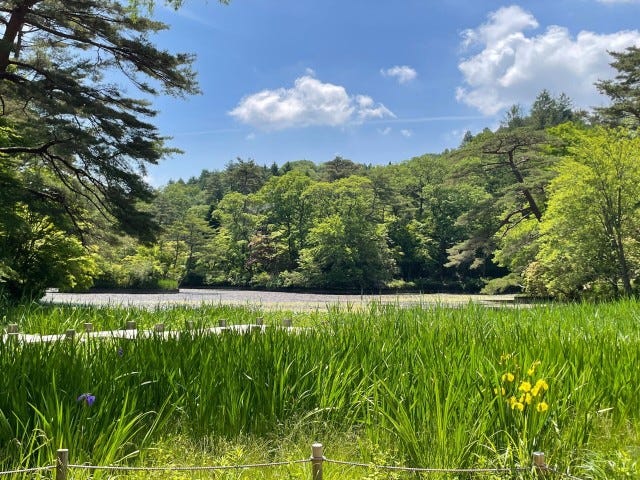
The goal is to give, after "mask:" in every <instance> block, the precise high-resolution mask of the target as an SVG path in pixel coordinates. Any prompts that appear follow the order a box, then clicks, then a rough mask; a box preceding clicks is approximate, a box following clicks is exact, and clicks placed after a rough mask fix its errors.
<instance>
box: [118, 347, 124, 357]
mask: <svg viewBox="0 0 640 480" xmlns="http://www.w3.org/2000/svg"><path fill="white" fill-rule="evenodd" d="M123 355H124V349H123V348H122V347H118V356H119V357H121V356H123Z"/></svg>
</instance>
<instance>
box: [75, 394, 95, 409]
mask: <svg viewBox="0 0 640 480" xmlns="http://www.w3.org/2000/svg"><path fill="white" fill-rule="evenodd" d="M76 401H77V402H84V403H85V404H86V405H87V406H88V407H90V406H91V405H93V402H95V401H96V396H95V395H92V394H90V393H83V394H82V395H80V396H79V397H78V398H77V400H76Z"/></svg>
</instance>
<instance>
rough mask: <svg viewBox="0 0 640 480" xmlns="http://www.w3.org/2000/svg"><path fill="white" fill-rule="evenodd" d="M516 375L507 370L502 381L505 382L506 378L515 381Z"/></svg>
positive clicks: (508, 380)
mask: <svg viewBox="0 0 640 480" xmlns="http://www.w3.org/2000/svg"><path fill="white" fill-rule="evenodd" d="M515 378H516V377H515V376H514V375H513V373H511V372H507V373H505V374H503V375H502V381H503V382H504V381H505V380H506V381H507V382H513V381H514V380H515Z"/></svg>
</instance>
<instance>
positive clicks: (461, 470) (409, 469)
mask: <svg viewBox="0 0 640 480" xmlns="http://www.w3.org/2000/svg"><path fill="white" fill-rule="evenodd" d="M323 461H325V462H327V463H334V464H337V465H350V466H352V467H364V468H372V469H380V470H401V471H405V472H423V473H511V472H524V471H528V470H529V468H522V467H520V468H516V467H514V468H423V467H397V466H393V465H374V464H371V463H358V462H347V461H343V460H331V459H329V458H323Z"/></svg>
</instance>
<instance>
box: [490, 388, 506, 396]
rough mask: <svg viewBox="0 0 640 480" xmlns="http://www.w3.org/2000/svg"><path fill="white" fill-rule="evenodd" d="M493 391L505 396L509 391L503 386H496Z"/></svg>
mask: <svg viewBox="0 0 640 480" xmlns="http://www.w3.org/2000/svg"><path fill="white" fill-rule="evenodd" d="M493 393H495V394H496V395H502V396H504V395H505V394H506V393H507V392H506V390H505V389H504V387H501V388H498V387H496V388H494V389H493Z"/></svg>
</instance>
